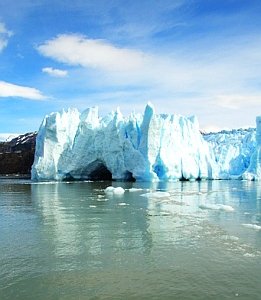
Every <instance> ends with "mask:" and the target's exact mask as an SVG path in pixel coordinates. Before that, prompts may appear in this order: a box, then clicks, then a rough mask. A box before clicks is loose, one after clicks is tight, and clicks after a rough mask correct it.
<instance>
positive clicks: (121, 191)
mask: <svg viewBox="0 0 261 300" xmlns="http://www.w3.org/2000/svg"><path fill="white" fill-rule="evenodd" d="M124 193H125V190H124V189H123V188H122V187H120V186H119V187H116V188H115V189H114V190H113V194H114V195H122V194H124Z"/></svg>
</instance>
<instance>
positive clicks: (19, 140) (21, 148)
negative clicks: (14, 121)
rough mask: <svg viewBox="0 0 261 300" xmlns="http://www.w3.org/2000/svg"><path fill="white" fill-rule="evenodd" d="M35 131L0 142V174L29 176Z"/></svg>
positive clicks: (32, 158) (32, 159)
mask: <svg viewBox="0 0 261 300" xmlns="http://www.w3.org/2000/svg"><path fill="white" fill-rule="evenodd" d="M36 135H37V132H29V133H26V134H23V135H19V136H18V137H16V138H14V139H12V140H10V141H6V142H0V175H1V176H7V175H9V176H12V175H13V176H24V177H30V175H31V167H32V164H33V161H34V152H35V140H36Z"/></svg>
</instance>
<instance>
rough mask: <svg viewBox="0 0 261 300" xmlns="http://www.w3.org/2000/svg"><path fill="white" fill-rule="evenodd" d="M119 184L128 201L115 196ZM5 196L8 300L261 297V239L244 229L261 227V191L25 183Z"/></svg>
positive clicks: (221, 186) (254, 187)
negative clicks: (108, 189) (108, 190)
mask: <svg viewBox="0 0 261 300" xmlns="http://www.w3.org/2000/svg"><path fill="white" fill-rule="evenodd" d="M111 184H113V185H114V186H122V187H124V188H125V189H126V192H125V194H124V195H122V196H113V195H106V194H105V193H104V189H105V188H106V187H107V186H108V185H111ZM132 188H136V189H139V190H131V191H130V190H129V189H132ZM0 189H1V190H0V191H1V194H0V216H1V218H0V226H1V230H0V240H1V243H0V250H1V251H0V253H1V254H0V265H1V269H0V298H1V299H2V298H3V299H5V298H6V299H32V298H33V297H34V298H35V295H37V296H39V297H37V298H38V299H46V298H49V299H58V298H59V297H60V292H61V290H62V291H63V292H64V293H65V294H64V295H67V296H68V299H74V298H79V299H80V298H88V297H89V296H90V295H91V296H92V297H93V298H95V297H96V298H99V296H101V298H102V296H104V298H106V297H107V298H111V299H114V298H117V297H118V298H119V295H120V298H124V299H125V298H128V297H131V296H130V295H132V296H133V298H136V299H139V298H142V296H143V295H145V296H147V298H153V297H154V296H155V295H159V297H157V298H164V296H165V298H172V295H173V290H175V289H176V290H175V292H176V294H175V295H178V296H180V297H177V298H182V296H184V293H187V294H186V295H187V299H196V298H197V297H192V296H193V295H194V296H195V294H196V295H198V299H202V295H203V294H204V295H205V297H203V298H206V299H207V298H208V296H209V293H210V292H212V291H214V292H213V293H214V294H213V295H215V296H216V295H218V297H217V299H219V298H222V299H225V298H229V297H230V296H231V294H230V291H229V290H228V287H227V283H228V282H229V287H231V289H232V288H233V290H232V291H233V294H232V296H233V295H234V294H235V292H238V290H237V289H238V288H239V287H240V288H241V287H242V288H241V291H240V292H241V293H242V295H243V296H242V297H243V298H244V297H245V299H247V298H249V299H250V298H251V297H247V296H249V295H252V296H253V297H252V298H253V299H255V296H256V295H259V294H260V289H259V284H258V283H259V278H260V276H261V273H260V270H261V268H260V267H261V265H260V257H261V254H260V251H261V231H259V230H254V229H253V228H251V227H244V226H242V224H244V223H245V224H257V225H261V224H260V215H261V210H260V202H261V183H260V182H244V181H205V182H204V181H201V182H173V183H165V182H159V183H152V184H151V183H138V182H135V183H121V182H113V183H112V182H96V183H91V182H82V183H77V182H74V183H44V184H32V183H31V182H24V183H22V184H21V183H17V182H16V183H15V184H13V183H5V184H0ZM155 192H156V194H155ZM157 192H159V194H157ZM162 192H164V194H163V193H162ZM160 193H161V194H160ZM153 195H154V196H153ZM155 195H156V196H155ZM215 205H226V206H231V207H232V208H234V210H233V211H227V210H225V209H223V210H220V209H217V206H215ZM202 207H205V209H202ZM9 212H11V213H9ZM202 282H204V285H203V286H202ZM249 289H251V292H252V293H250V292H249ZM177 290H178V291H177ZM83 291H84V293H83ZM119 291H121V293H120V292H119ZM180 291H182V292H180ZM179 292H180V294H179ZM66 293H67V294H66ZM202 293H203V294H202ZM32 295H33V296H32ZM64 295H63V296H64ZM160 295H161V296H162V297H160ZM185 298H186V297H185Z"/></svg>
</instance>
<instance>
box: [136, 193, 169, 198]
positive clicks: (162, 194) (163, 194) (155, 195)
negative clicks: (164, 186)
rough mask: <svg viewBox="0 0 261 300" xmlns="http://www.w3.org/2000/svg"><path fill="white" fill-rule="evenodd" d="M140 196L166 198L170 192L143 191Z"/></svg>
mask: <svg viewBox="0 0 261 300" xmlns="http://www.w3.org/2000/svg"><path fill="white" fill-rule="evenodd" d="M141 196H142V197H147V198H159V199H160V198H167V197H170V193H168V192H151V193H145V194H142V195H141Z"/></svg>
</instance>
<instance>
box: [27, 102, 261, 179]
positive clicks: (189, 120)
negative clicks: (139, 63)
mask: <svg viewBox="0 0 261 300" xmlns="http://www.w3.org/2000/svg"><path fill="white" fill-rule="evenodd" d="M257 120H260V118H259V119H257ZM258 124H259V123H258ZM258 126H259V127H258V130H257V133H256V134H257V139H259V142H258V143H259V144H258V145H259V146H258V147H259V148H258V147H257V146H256V144H257V143H256V134H255V130H252V131H251V130H250V131H235V132H230V133H224V132H223V133H220V134H211V135H205V136H204V137H203V136H202V134H201V133H200V130H199V124H198V121H197V119H196V117H183V116H180V115H167V114H160V115H159V114H156V113H155V110H154V108H153V106H152V104H150V103H149V104H148V105H147V106H146V108H145V112H144V114H143V115H139V114H131V115H130V116H129V117H127V118H124V117H123V116H122V114H121V112H120V110H119V109H117V110H116V111H115V112H112V113H110V114H108V115H107V116H105V117H103V118H100V117H99V113H98V108H97V107H93V108H89V109H87V110H85V111H83V112H82V113H79V112H78V110H76V109H69V110H68V111H62V112H60V113H52V114H51V115H49V116H46V117H45V119H44V120H43V123H42V125H41V127H40V129H39V133H38V136H37V141H36V152H35V161H34V164H33V167H32V179H33V180H73V179H76V180H78V179H79V180H82V179H91V180H96V179H115V180H134V179H135V180H141V181H157V180H165V181H172V180H180V179H187V180H195V179H231V178H242V174H244V173H245V174H248V173H249V174H250V173H251V174H254V175H253V176H252V175H251V176H252V177H251V176H250V175H249V176H245V178H246V177H247V179H258V178H259V177H260V132H261V131H260V124H259V125H258ZM258 149H259V150H258ZM258 151H259V152H258ZM255 153H256V154H255ZM254 155H256V159H255V158H254ZM252 156H253V159H252ZM250 158H251V163H250ZM251 166H252V167H251ZM250 167H251V168H250ZM246 170H248V171H247V172H248V173H246ZM258 172H259V173H258ZM255 174H256V175H255Z"/></svg>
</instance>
